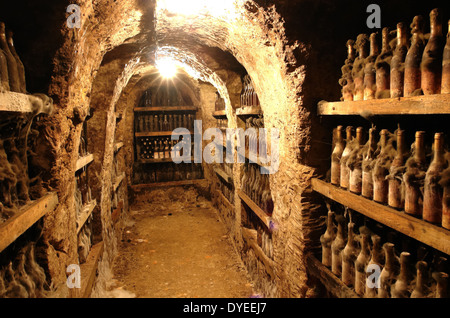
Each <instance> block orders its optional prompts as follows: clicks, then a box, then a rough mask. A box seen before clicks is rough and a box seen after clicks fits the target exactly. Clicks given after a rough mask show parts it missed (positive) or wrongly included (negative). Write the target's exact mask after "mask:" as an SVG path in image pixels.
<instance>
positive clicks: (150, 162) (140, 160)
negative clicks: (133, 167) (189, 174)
mask: <svg viewBox="0 0 450 318" xmlns="http://www.w3.org/2000/svg"><path fill="white" fill-rule="evenodd" d="M181 159H183V160H184V159H186V158H181ZM188 159H190V160H191V162H194V157H188ZM137 162H138V163H144V164H158V163H168V162H169V163H170V162H172V163H173V159H172V158H164V159H139V160H137Z"/></svg>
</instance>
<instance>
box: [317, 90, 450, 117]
mask: <svg viewBox="0 0 450 318" xmlns="http://www.w3.org/2000/svg"><path fill="white" fill-rule="evenodd" d="M363 112H364V113H365V114H371V115H439V114H450V94H436V95H426V96H425V95H423V96H414V97H401V98H389V99H373V100H365V101H352V102H331V103H324V102H322V103H319V106H318V112H317V113H318V115H322V116H323V115H361V114H362V113H363Z"/></svg>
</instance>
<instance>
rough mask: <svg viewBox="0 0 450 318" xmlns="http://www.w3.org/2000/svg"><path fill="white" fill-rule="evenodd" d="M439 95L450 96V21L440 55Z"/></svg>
mask: <svg viewBox="0 0 450 318" xmlns="http://www.w3.org/2000/svg"><path fill="white" fill-rule="evenodd" d="M441 94H450V20H448V33H447V43H446V44H445V47H444V53H443V55H442V86H441Z"/></svg>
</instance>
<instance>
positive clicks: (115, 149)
mask: <svg viewBox="0 0 450 318" xmlns="http://www.w3.org/2000/svg"><path fill="white" fill-rule="evenodd" d="M122 147H123V142H118V143H116V144H115V145H114V152H119V150H120V149H122Z"/></svg>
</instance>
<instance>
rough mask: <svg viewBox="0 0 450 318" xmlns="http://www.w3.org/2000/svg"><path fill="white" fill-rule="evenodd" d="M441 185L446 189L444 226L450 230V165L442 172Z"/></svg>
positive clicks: (443, 212)
mask: <svg viewBox="0 0 450 318" xmlns="http://www.w3.org/2000/svg"><path fill="white" fill-rule="evenodd" d="M440 185H441V186H442V188H443V189H444V195H443V196H444V197H443V201H442V227H443V228H444V229H447V230H450V167H448V168H447V169H445V171H444V173H443V174H442V179H441V181H440Z"/></svg>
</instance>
